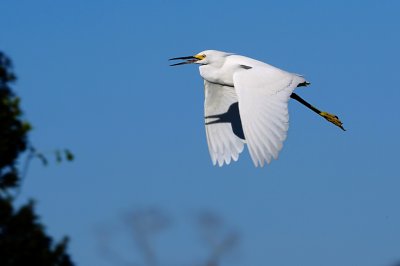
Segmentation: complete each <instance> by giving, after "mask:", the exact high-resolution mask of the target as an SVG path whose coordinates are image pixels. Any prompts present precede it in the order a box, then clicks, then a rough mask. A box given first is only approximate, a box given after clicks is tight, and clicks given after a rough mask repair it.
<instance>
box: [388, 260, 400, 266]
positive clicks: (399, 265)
mask: <svg viewBox="0 0 400 266" xmlns="http://www.w3.org/2000/svg"><path fill="white" fill-rule="evenodd" d="M390 266H400V261H397V262H395V263H393V264H391V265H390Z"/></svg>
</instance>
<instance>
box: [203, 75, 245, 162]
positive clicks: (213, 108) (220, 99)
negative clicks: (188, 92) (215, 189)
mask: <svg viewBox="0 0 400 266" xmlns="http://www.w3.org/2000/svg"><path fill="white" fill-rule="evenodd" d="M204 93H205V101H204V116H205V127H206V134H207V143H208V150H209V152H210V156H211V160H212V162H213V164H214V165H215V164H217V162H218V165H219V166H222V165H223V164H224V163H226V164H229V163H230V162H231V159H233V160H234V161H236V160H237V159H238V158H239V154H240V153H241V152H242V151H243V146H244V142H245V141H244V135H243V130H242V125H241V122H240V115H239V108H238V103H237V101H238V100H237V96H236V92H235V89H234V88H233V87H229V86H222V85H219V84H215V83H211V82H208V81H206V80H204Z"/></svg>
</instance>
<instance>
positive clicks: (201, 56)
mask: <svg viewBox="0 0 400 266" xmlns="http://www.w3.org/2000/svg"><path fill="white" fill-rule="evenodd" d="M228 55H231V53H226V52H221V51H216V50H206V51H203V52H200V53H198V54H196V55H192V56H183V57H175V58H171V59H169V60H186V61H183V62H180V63H176V64H172V65H171V66H179V65H186V64H199V65H208V64H219V63H221V64H222V63H223V62H224V61H225V57H227V56H228Z"/></svg>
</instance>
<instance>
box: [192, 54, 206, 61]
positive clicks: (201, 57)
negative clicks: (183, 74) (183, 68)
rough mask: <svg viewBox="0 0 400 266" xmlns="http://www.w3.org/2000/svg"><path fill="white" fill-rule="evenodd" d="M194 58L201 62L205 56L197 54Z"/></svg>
mask: <svg viewBox="0 0 400 266" xmlns="http://www.w3.org/2000/svg"><path fill="white" fill-rule="evenodd" d="M194 57H195V58H197V59H199V60H203V59H204V58H205V57H206V56H205V55H203V54H197V55H195V56H194Z"/></svg>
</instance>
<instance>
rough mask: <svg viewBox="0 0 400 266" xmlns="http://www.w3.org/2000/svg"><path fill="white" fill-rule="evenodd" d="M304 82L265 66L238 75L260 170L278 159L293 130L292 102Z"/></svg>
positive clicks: (245, 127)
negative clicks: (291, 97) (290, 131)
mask: <svg viewBox="0 0 400 266" xmlns="http://www.w3.org/2000/svg"><path fill="white" fill-rule="evenodd" d="M303 81H304V79H303V78H302V77H299V76H297V75H293V74H290V73H287V72H283V71H281V70H279V69H275V68H269V67H262V66H261V67H258V68H251V69H248V70H246V69H243V70H239V71H236V72H235V73H234V75H233V84H234V87H235V90H236V93H237V95H238V101H239V111H240V117H241V121H242V126H243V131H244V135H245V137H246V140H247V145H248V148H249V151H250V155H251V158H252V160H253V162H254V164H255V165H256V166H258V165H260V166H264V163H265V162H267V163H270V162H271V159H272V158H274V159H277V158H278V153H279V151H280V150H281V149H282V144H283V141H284V140H285V139H286V132H287V130H288V128H289V113H288V100H289V98H290V94H291V93H292V92H293V90H294V88H296V87H297V85H298V84H299V83H300V82H303Z"/></svg>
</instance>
